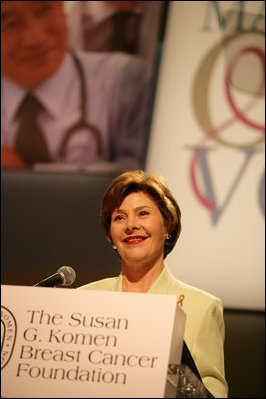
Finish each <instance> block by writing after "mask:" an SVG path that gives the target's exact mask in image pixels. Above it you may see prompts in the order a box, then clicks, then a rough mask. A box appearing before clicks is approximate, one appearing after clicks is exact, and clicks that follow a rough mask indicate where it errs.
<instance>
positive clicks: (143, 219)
mask: <svg viewBox="0 0 266 399" xmlns="http://www.w3.org/2000/svg"><path fill="white" fill-rule="evenodd" d="M110 233H111V237H112V241H113V243H114V245H115V246H116V248H117V251H118V253H119V255H120V257H121V259H122V262H123V265H125V264H129V263H134V264H135V265H137V264H139V263H155V262H158V261H163V255H164V241H165V239H166V236H167V229H166V225H165V222H164V219H163V217H162V214H161V212H160V210H159V208H158V207H157V204H156V202H155V201H154V200H153V199H151V197H150V196H148V195H147V194H145V193H144V192H137V193H132V194H129V195H128V196H127V197H126V198H125V199H124V200H123V202H122V203H121V205H120V207H119V209H115V210H114V211H113V213H112V217H111V228H110Z"/></svg>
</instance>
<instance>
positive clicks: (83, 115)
mask: <svg viewBox="0 0 266 399" xmlns="http://www.w3.org/2000/svg"><path fill="white" fill-rule="evenodd" d="M70 55H71V56H72V58H73V61H74V63H75V67H76V69H77V72H78V75H79V79H80V118H79V120H78V121H77V122H76V123H75V124H74V125H73V126H71V127H70V128H68V129H67V130H66V132H65V137H64V139H63V142H62V144H61V148H60V151H59V154H58V157H59V159H60V160H63V159H64V158H65V156H66V150H67V144H68V141H69V139H70V138H71V137H72V136H73V134H74V133H75V132H77V131H78V130H80V129H86V130H87V131H88V133H89V134H92V135H93V136H94V138H95V141H96V155H97V157H98V159H99V158H101V157H102V155H103V144H102V138H101V134H100V132H99V130H98V129H97V128H96V127H95V126H93V125H92V124H90V123H88V122H87V120H86V119H87V104H88V94H87V90H86V80H85V75H84V71H83V68H82V65H81V62H80V60H79V59H78V57H77V56H76V54H75V53H74V52H73V51H70Z"/></svg>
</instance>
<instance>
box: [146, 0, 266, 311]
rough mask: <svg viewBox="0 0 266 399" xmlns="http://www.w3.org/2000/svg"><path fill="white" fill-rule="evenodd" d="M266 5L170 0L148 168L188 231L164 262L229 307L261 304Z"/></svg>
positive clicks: (250, 306) (177, 274) (255, 2)
mask: <svg viewBox="0 0 266 399" xmlns="http://www.w3.org/2000/svg"><path fill="white" fill-rule="evenodd" d="M264 34H265V3H264V2H263V1H252V2H251V1H244V2H243V1H217V2H216V1H201V2H195V1H189V2H187V1H174V2H171V4H170V9H169V12H168V21H167V30H166V36H165V45H164V50H163V55H162V63H161V69H160V75H159V82H158V90H157V97H156V103H155V109H154V118H153V124H152V131H151V137H150V146H149V153H148V160H147V165H146V169H147V170H148V171H152V172H158V173H161V174H163V175H164V177H165V179H166V181H167V183H168V184H169V186H170V187H171V189H172V191H173V193H174V195H175V196H176V198H177V201H178V203H179V204H180V207H181V211H182V224H183V230H182V233H181V236H180V239H179V241H178V242H177V246H176V249H175V251H173V252H172V253H171V254H170V255H169V257H168V258H167V263H168V265H169V267H170V268H171V270H172V271H173V272H174V274H175V275H176V276H177V278H179V279H180V280H184V281H186V282H188V283H190V284H195V285H196V286H198V287H200V288H202V289H206V290H208V291H210V292H212V293H214V294H215V295H217V296H219V297H220V298H221V299H222V300H223V302H224V305H225V306H226V307H233V308H246V309H249V308H250V309H263V308H264V280H265V278H264V269H265V263H264V252H265V250H264V249H265V245H264V240H265V233H264V228H265V226H264V225H265V161H264V157H265V147H264V137H265V111H264V109H265V91H264V88H265V75H264V74H265V72H264V70H265V36H264Z"/></svg>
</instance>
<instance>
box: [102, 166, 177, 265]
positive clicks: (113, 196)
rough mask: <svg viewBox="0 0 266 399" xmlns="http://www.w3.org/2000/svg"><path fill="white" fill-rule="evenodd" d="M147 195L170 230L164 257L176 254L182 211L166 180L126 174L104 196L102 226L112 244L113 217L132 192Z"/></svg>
mask: <svg viewBox="0 0 266 399" xmlns="http://www.w3.org/2000/svg"><path fill="white" fill-rule="evenodd" d="M140 191H141V192H144V193H145V194H147V195H149V196H150V198H151V199H152V200H154V202H155V203H156V205H157V206H158V208H159V210H160V212H161V214H162V216H163V218H164V220H165V222H166V226H167V228H168V233H169V235H170V237H169V239H167V240H165V245H164V258H165V257H166V256H167V255H168V254H169V253H170V252H171V251H172V249H173V248H174V246H175V244H176V241H177V239H178V237H179V235H180V232H181V212H180V209H179V206H178V204H177V202H176V200H175V198H174V197H173V195H172V193H171V191H170V190H169V188H168V187H167V185H166V183H165V181H164V179H163V178H162V177H161V176H157V175H155V174H148V173H145V172H143V171H142V170H134V171H129V172H124V173H122V174H121V175H119V176H117V177H116V178H115V179H114V180H113V181H112V182H111V184H110V185H109V187H108V188H107V190H106V192H105V193H104V196H103V199H102V203H101V213H100V226H101V229H102V230H103V232H104V235H105V237H106V238H107V239H108V240H109V241H111V240H112V239H111V235H110V227H111V216H112V213H113V211H114V210H115V209H117V208H119V206H120V205H121V203H122V202H123V200H124V198H125V197H127V196H128V195H129V194H131V193H135V192H140Z"/></svg>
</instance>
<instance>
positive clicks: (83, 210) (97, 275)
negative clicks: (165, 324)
mask: <svg viewBox="0 0 266 399" xmlns="http://www.w3.org/2000/svg"><path fill="white" fill-rule="evenodd" d="M114 177H115V174H91V173H90V174H85V173H83V174H79V173H61V172H60V173H55V172H53V173H48V172H37V171H16V170H2V173H1V233H2V234H1V249H2V251H1V265H2V267H1V278H2V284H8V285H29V286H31V285H34V284H35V283H37V282H39V281H41V280H42V279H44V278H46V277H48V276H50V275H51V274H53V273H55V272H56V270H57V269H58V268H59V267H60V266H62V265H70V266H72V267H73V268H74V269H75V271H76V274H77V279H76V281H75V283H74V284H73V285H72V287H73V288H75V287H78V286H80V285H82V284H86V283H88V282H91V281H95V280H98V279H101V278H105V277H110V276H114V275H117V274H118V273H119V272H120V260H119V257H118V256H117V255H116V253H114V251H113V249H112V248H111V246H110V245H109V243H108V242H107V241H106V239H105V238H104V236H103V234H102V232H101V231H100V228H99V213H100V203H101V199H102V195H103V193H104V191H105V190H106V188H107V186H108V184H109V183H110V182H111V181H112V180H113V178H114ZM224 318H225V328H226V338H225V370H226V378H227V381H228V384H229V397H231V398H243V397H245V398H262V397H265V352H264V350H265V312H264V311H255V310H254V311H252V310H245V309H241V310H240V309H235V310H233V309H225V311H224Z"/></svg>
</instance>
